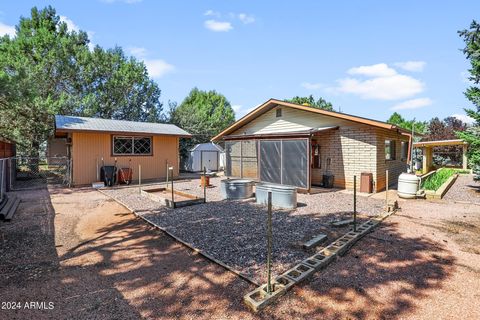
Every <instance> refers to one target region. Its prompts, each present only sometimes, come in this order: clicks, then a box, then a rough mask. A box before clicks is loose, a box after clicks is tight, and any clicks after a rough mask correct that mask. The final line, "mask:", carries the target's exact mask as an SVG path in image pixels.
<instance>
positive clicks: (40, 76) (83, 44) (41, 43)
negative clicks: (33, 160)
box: [0, 7, 162, 156]
mask: <svg viewBox="0 0 480 320" xmlns="http://www.w3.org/2000/svg"><path fill="white" fill-rule="evenodd" d="M88 44H89V40H88V37H87V34H86V33H85V32H83V31H79V32H76V31H74V30H68V28H67V24H66V23H64V22H62V21H61V20H60V17H59V16H58V15H57V14H56V11H55V9H53V8H52V7H47V8H45V9H42V10H39V9H37V8H33V9H32V10H31V16H30V17H28V18H25V17H22V18H20V22H19V24H18V25H17V26H16V35H15V36H13V37H11V38H10V37H9V36H7V35H5V36H3V37H1V38H0V105H1V108H0V135H4V136H7V137H9V138H13V139H15V140H16V141H17V142H18V143H19V146H20V148H21V149H24V150H25V151H27V152H28V153H29V155H30V156H38V152H39V147H40V144H41V143H42V142H43V141H45V140H46V138H47V137H48V136H49V135H50V134H51V133H52V129H53V116H54V115H55V114H66V115H84V116H95V117H102V118H114V119H128V120H140V121H160V120H161V119H160V113H161V110H162V104H161V103H160V101H159V97H160V89H159V88H158V86H157V85H156V84H155V83H154V82H153V81H151V80H150V79H149V77H148V73H147V70H146V68H145V65H144V63H143V62H139V61H136V60H135V59H134V58H127V57H126V56H125V55H124V53H123V51H122V50H121V48H114V49H111V50H104V49H102V48H100V47H99V46H96V47H95V48H94V50H93V51H90V50H89V48H88Z"/></svg>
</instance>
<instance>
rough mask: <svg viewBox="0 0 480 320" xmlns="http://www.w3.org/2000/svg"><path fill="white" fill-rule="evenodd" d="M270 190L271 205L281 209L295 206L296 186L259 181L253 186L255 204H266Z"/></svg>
mask: <svg viewBox="0 0 480 320" xmlns="http://www.w3.org/2000/svg"><path fill="white" fill-rule="evenodd" d="M269 191H271V192H272V206H273V207H276V208H283V209H295V208H296V207H297V188H296V187H292V186H285V185H279V184H266V183H260V184H257V185H256V187H255V197H256V200H257V204H263V205H267V204H268V192H269Z"/></svg>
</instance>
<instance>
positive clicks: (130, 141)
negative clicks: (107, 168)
mask: <svg viewBox="0 0 480 320" xmlns="http://www.w3.org/2000/svg"><path fill="white" fill-rule="evenodd" d="M113 154H114V155H151V154H152V138H151V137H123V136H115V137H113Z"/></svg>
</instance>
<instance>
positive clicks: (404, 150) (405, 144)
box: [401, 141, 408, 161]
mask: <svg viewBox="0 0 480 320" xmlns="http://www.w3.org/2000/svg"><path fill="white" fill-rule="evenodd" d="M401 145H402V155H401V158H402V161H404V160H407V157H408V142H406V141H402V144H401Z"/></svg>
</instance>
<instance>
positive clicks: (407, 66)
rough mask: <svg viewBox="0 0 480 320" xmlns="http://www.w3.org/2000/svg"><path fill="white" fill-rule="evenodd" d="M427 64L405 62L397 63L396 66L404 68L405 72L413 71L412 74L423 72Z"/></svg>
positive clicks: (422, 62) (423, 62)
mask: <svg viewBox="0 0 480 320" xmlns="http://www.w3.org/2000/svg"><path fill="white" fill-rule="evenodd" d="M426 64H427V63H426V62H425V61H404V62H395V63H394V65H395V66H397V67H399V68H402V69H403V70H407V71H412V72H420V71H423V68H425V65H426Z"/></svg>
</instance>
